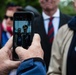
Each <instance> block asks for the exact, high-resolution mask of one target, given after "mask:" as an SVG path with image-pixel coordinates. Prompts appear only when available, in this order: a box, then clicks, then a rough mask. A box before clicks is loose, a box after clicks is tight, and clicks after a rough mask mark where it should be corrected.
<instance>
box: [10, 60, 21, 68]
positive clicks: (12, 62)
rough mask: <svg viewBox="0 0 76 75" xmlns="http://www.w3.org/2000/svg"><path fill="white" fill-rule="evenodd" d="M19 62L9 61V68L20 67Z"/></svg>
mask: <svg viewBox="0 0 76 75" xmlns="http://www.w3.org/2000/svg"><path fill="white" fill-rule="evenodd" d="M20 63H21V61H9V64H10V65H9V68H11V69H15V68H17V67H18V66H19V65H20Z"/></svg>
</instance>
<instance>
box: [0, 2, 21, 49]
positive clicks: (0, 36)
mask: <svg viewBox="0 0 76 75" xmlns="http://www.w3.org/2000/svg"><path fill="white" fill-rule="evenodd" d="M21 9H22V7H21V6H18V5H16V4H14V3H12V2H11V3H8V4H7V6H6V12H5V15H4V19H3V21H2V23H1V24H0V28H1V29H0V48H1V47H3V46H4V45H5V43H6V42H7V40H8V39H9V38H10V37H11V36H12V35H13V15H14V13H15V12H16V11H21Z"/></svg>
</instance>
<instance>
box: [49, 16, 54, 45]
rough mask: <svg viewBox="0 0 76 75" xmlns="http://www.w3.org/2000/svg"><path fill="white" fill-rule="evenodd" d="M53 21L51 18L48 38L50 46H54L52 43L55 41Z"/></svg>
mask: <svg viewBox="0 0 76 75" xmlns="http://www.w3.org/2000/svg"><path fill="white" fill-rule="evenodd" d="M52 20H53V17H51V18H50V21H49V25H48V38H49V42H50V44H52V41H53V39H54V27H53V24H52Z"/></svg>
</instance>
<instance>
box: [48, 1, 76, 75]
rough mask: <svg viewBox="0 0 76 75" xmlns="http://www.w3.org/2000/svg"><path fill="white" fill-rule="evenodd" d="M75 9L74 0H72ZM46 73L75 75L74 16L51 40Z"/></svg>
mask: <svg viewBox="0 0 76 75" xmlns="http://www.w3.org/2000/svg"><path fill="white" fill-rule="evenodd" d="M73 3H74V8H75V10H76V0H73ZM48 75H76V16H75V17H73V18H72V19H71V20H70V21H69V22H68V23H67V24H65V25H64V26H62V27H61V28H60V29H59V31H58V33H57V35H56V37H55V39H54V42H53V46H52V54H51V61H50V65H49V70H48Z"/></svg>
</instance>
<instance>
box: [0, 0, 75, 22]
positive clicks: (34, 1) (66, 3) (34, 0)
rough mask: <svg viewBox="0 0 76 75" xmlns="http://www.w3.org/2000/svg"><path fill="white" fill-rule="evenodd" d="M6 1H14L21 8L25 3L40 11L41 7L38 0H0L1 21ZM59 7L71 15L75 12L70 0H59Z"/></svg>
mask: <svg viewBox="0 0 76 75" xmlns="http://www.w3.org/2000/svg"><path fill="white" fill-rule="evenodd" d="M8 2H14V3H16V4H18V5H20V6H22V7H23V8H24V7H26V6H27V5H31V6H33V7H35V8H36V9H37V10H38V11H39V12H40V13H41V8H40V5H39V2H38V0H0V21H2V19H3V16H4V13H5V7H6V5H7V3H8ZM59 8H60V9H61V11H62V12H64V13H66V14H69V15H72V16H74V15H75V14H76V13H75V12H74V9H73V5H72V0H61V1H60V5H59Z"/></svg>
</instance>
